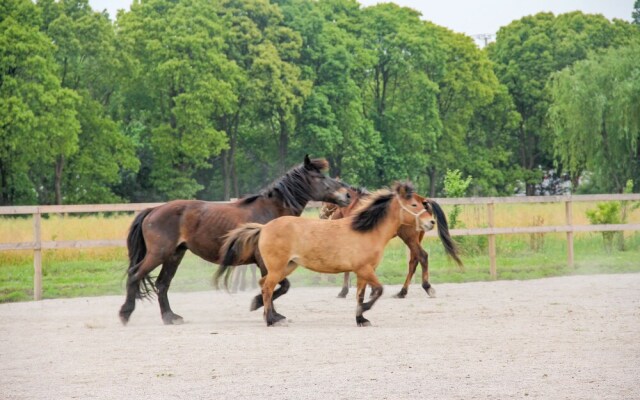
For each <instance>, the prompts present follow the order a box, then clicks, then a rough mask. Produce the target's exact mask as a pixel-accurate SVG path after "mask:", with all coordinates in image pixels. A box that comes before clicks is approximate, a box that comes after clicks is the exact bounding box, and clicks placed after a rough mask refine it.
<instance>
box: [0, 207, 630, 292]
mask: <svg viewBox="0 0 640 400" xmlns="http://www.w3.org/2000/svg"><path fill="white" fill-rule="evenodd" d="M474 210H475V209H474V208H469V209H467V210H466V211H465V212H466V214H467V216H466V219H465V222H466V223H467V226H468V227H472V226H482V224H483V221H482V218H481V217H482V216H483V215H484V211H482V210H480V211H478V212H476V211H477V210H476V211H474ZM503 211H508V212H505V213H504V214H507V215H509V214H519V215H520V218H522V219H526V220H528V219H531V218H529V217H527V216H526V215H524V214H523V213H522V212H520V211H518V210H516V209H515V208H514V209H509V210H503ZM527 211H528V212H529V214H527V215H529V216H531V215H543V214H544V215H546V214H545V213H547V214H549V215H550V216H547V217H546V220H547V222H546V223H561V221H555V220H553V221H549V220H551V219H557V218H556V216H555V215H556V214H555V211H554V212H553V213H552V212H551V211H549V210H547V209H546V208H544V209H543V208H542V207H538V208H535V209H534V208H531V207H530V208H528V209H527ZM636 214H637V213H636ZM316 215H317V214H314V213H307V214H305V216H308V217H311V218H313V217H315V216H316ZM638 219H640V218H638V215H635V216H634V219H633V221H636V220H638ZM130 221H131V216H128V215H124V216H115V217H113V216H112V217H103V216H96V217H84V218H68V217H67V218H63V217H58V216H53V217H51V218H49V219H47V220H45V221H43V231H44V233H43V239H44V240H83V239H96V238H116V237H124V236H125V234H126V230H127V228H128V225H129V223H130ZM630 222H631V221H630ZM503 224H504V225H505V226H509V225H512V224H514V221H510V220H506V221H503ZM0 225H1V226H0V228H1V229H0V241H3V242H12V241H29V240H32V239H31V235H32V233H31V229H32V227H31V221H30V220H29V219H1V220H0ZM96 225H97V226H100V229H95V226H96ZM5 228H6V229H5ZM96 235H99V236H96ZM455 239H456V240H457V241H459V243H460V245H459V246H460V248H461V250H462V251H463V255H462V260H463V261H464V263H465V268H464V270H461V269H459V268H458V267H457V266H456V265H455V264H454V263H453V262H452V261H451V260H449V259H448V258H447V257H446V255H445V254H444V251H443V248H442V245H441V244H440V242H439V240H437V239H435V238H427V239H425V240H424V241H423V247H424V248H425V249H426V250H427V252H429V271H430V274H431V279H430V281H431V283H432V284H434V285H437V284H439V283H444V282H470V281H483V280H490V279H491V276H490V275H489V257H488V250H487V238H486V237H481V236H467V237H457V238H455ZM533 239H535V237H533V236H531V235H525V234H522V235H501V236H497V239H496V243H497V272H498V279H504V280H507V279H535V278H543V277H549V276H561V275H571V274H595V273H622V272H640V232H635V233H630V232H627V233H626V236H625V239H624V243H625V251H619V250H612V251H610V252H607V251H606V250H605V249H604V246H603V239H602V234H601V233H585V234H576V235H575V241H574V251H575V266H574V268H569V267H568V266H567V244H566V238H565V235H564V234H546V235H544V236H538V244H539V245H540V247H539V249H538V250H537V251H534V250H532V248H535V246H534V245H532V240H533ZM126 260H127V257H126V249H124V248H107V249H62V250H46V251H43V263H42V264H43V267H42V269H43V282H42V287H43V297H44V298H59V297H77V296H101V295H124V284H125V270H126ZM215 269H216V267H215V266H213V265H212V264H210V263H207V262H205V261H203V260H201V259H199V258H198V257H196V256H194V255H192V254H189V253H188V254H187V256H186V257H185V259H184V260H183V262H182V264H181V265H180V268H179V269H178V272H177V274H176V277H175V278H174V280H173V282H172V289H171V291H197V290H211V288H212V285H211V278H212V276H213V273H214V271H215ZM158 272H159V269H157V270H156V271H154V273H155V274H157V273H158ZM377 272H378V275H379V277H380V280H381V281H382V282H383V283H384V284H387V285H389V284H401V283H403V282H404V279H405V277H406V273H407V250H406V247H405V246H404V244H403V243H402V242H401V241H400V240H399V239H393V240H392V241H391V242H390V243H389V244H388V246H387V248H386V250H385V256H384V258H383V260H382V263H381V264H380V266H379V267H378V271H377ZM420 275H421V274H420V267H418V272H417V273H416V276H415V277H414V282H419V281H420ZM290 278H291V281H292V284H293V285H294V286H306V285H322V286H336V287H338V286H340V285H341V284H342V276H336V275H322V276H321V275H319V274H316V273H313V272H310V271H308V270H305V269H304V268H298V270H296V271H295V272H294V273H293V274H292V275H291V277H290ZM352 279H353V278H352ZM31 299H33V253H32V252H31V251H5V252H0V302H9V301H27V300H31Z"/></svg>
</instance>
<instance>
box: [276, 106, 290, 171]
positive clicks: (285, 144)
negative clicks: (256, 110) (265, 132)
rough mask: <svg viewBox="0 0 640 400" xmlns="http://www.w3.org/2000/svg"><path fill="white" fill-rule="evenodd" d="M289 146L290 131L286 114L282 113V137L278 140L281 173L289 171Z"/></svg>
mask: <svg viewBox="0 0 640 400" xmlns="http://www.w3.org/2000/svg"><path fill="white" fill-rule="evenodd" d="M288 148H289V132H288V131H287V123H286V121H285V118H284V115H282V114H280V139H279V141H278V155H279V156H280V160H279V174H280V175H284V173H285V172H287V153H288Z"/></svg>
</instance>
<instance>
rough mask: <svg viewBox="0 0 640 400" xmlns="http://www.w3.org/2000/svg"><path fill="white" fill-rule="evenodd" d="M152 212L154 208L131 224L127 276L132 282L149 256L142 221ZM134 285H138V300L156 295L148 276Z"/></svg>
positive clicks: (139, 215) (128, 239) (144, 212)
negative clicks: (145, 258)
mask: <svg viewBox="0 0 640 400" xmlns="http://www.w3.org/2000/svg"><path fill="white" fill-rule="evenodd" d="M151 211H153V208H147V209H146V210H144V211H142V212H140V214H138V215H137V216H136V217H135V219H134V220H133V222H132V223H131V227H130V228H129V235H128V236H127V250H128V251H129V268H128V269H127V274H128V275H129V279H130V282H131V277H132V276H134V275H135V274H136V273H137V272H138V268H139V267H140V263H141V262H142V260H143V259H144V257H145V256H146V255H147V245H146V243H145V242H144V236H142V221H144V219H145V218H146V217H147V215H149V213H150V212H151ZM140 283H142V285H140ZM132 284H134V285H137V288H138V292H137V294H136V297H137V298H140V299H142V298H149V297H151V295H152V294H153V293H155V285H154V283H153V281H152V280H151V278H150V277H149V276H148V275H147V276H145V277H144V278H143V279H141V280H137V281H136V282H134V283H132Z"/></svg>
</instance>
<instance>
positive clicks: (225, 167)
mask: <svg viewBox="0 0 640 400" xmlns="http://www.w3.org/2000/svg"><path fill="white" fill-rule="evenodd" d="M230 169H231V168H230V166H229V150H223V151H222V177H223V181H224V185H223V186H224V194H223V199H224V200H225V201H228V200H229V198H230V191H231V171H230Z"/></svg>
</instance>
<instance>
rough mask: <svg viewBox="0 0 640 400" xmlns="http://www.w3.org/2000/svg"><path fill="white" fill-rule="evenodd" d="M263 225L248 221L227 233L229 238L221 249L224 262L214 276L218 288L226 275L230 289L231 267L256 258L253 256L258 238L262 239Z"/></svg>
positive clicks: (225, 279) (256, 249)
mask: <svg viewBox="0 0 640 400" xmlns="http://www.w3.org/2000/svg"><path fill="white" fill-rule="evenodd" d="M262 226H263V225H261V224H256V223H247V224H244V225H242V226H241V227H239V228H236V229H234V230H232V231H231V232H229V233H228V234H227V238H226V239H225V241H224V244H223V245H222V248H221V249H220V254H222V262H221V263H220V268H218V271H216V274H215V275H214V277H213V283H214V286H215V287H216V288H218V287H219V281H220V278H221V277H222V275H224V286H225V287H226V288H227V290H228V289H229V277H230V276H231V267H233V266H235V265H242V264H247V263H248V262H250V261H248V260H253V259H254V258H253V257H254V255H255V254H256V252H257V251H258V239H260V231H261V230H262Z"/></svg>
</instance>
